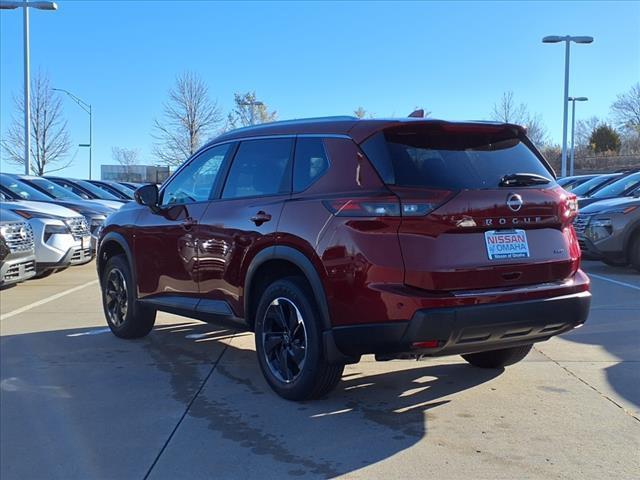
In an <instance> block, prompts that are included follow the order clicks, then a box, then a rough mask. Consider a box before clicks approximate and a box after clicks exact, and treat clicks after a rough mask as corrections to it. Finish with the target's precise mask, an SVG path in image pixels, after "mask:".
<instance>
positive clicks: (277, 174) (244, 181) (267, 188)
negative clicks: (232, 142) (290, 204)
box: [222, 138, 293, 198]
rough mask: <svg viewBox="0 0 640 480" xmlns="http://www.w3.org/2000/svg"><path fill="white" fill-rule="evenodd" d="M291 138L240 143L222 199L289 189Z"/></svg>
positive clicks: (281, 191) (253, 195)
mask: <svg viewBox="0 0 640 480" xmlns="http://www.w3.org/2000/svg"><path fill="white" fill-rule="evenodd" d="M292 144H293V139H291V138H273V139H267V140H248V141H246V142H242V143H241V144H240V147H239V148H238V153H236V156H235V158H234V160H233V163H232V164H231V169H230V170H229V175H228V176H227V182H226V184H225V186H224V190H223V191H222V198H242V197H255V196H259V195H273V194H276V193H284V192H288V191H289V182H290V181H291V177H290V175H289V168H288V167H289V158H290V156H291V146H292Z"/></svg>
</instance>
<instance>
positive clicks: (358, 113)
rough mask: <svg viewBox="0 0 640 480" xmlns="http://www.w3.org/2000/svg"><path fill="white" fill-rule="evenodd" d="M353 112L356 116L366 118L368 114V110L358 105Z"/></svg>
mask: <svg viewBox="0 0 640 480" xmlns="http://www.w3.org/2000/svg"><path fill="white" fill-rule="evenodd" d="M353 114H354V115H355V116H356V118H364V117H365V116H366V115H367V111H366V110H365V109H364V108H362V107H358V108H356V109H355V110H354V111H353Z"/></svg>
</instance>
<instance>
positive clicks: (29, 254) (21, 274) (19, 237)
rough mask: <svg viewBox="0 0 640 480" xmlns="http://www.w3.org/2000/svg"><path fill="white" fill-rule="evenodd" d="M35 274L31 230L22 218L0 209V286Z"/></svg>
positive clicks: (34, 256)
mask: <svg viewBox="0 0 640 480" xmlns="http://www.w3.org/2000/svg"><path fill="white" fill-rule="evenodd" d="M35 274H36V254H35V248H34V242H33V230H32V228H31V225H29V223H27V222H26V221H25V220H24V218H22V217H20V216H19V215H16V214H15V213H12V212H11V211H9V210H4V209H0V287H5V286H7V285H11V284H14V283H18V282H22V281H24V280H27V279H29V278H31V277H33V276H34V275H35Z"/></svg>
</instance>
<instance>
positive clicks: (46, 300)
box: [0, 280, 98, 320]
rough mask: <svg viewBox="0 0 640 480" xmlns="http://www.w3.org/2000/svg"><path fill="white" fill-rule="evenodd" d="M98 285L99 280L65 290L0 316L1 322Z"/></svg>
mask: <svg viewBox="0 0 640 480" xmlns="http://www.w3.org/2000/svg"><path fill="white" fill-rule="evenodd" d="M96 283H98V280H92V281H90V282H88V283H85V284H84V285H79V286H77V287H73V288H70V289H69V290H65V291H64V292H60V293H56V294H55V295H51V296H50V297H47V298H43V299H42V300H38V301H37V302H33V303H30V304H29V305H25V306H24V307H20V308H16V309H15V310H13V311H11V312H9V313H5V314H4V315H0V320H6V319H7V318H11V317H15V316H16V315H20V314H21V313H24V312H26V311H28V310H31V309H32V308H36V307H39V306H41V305H44V304H45V303H49V302H53V301H54V300H57V299H59V298H61V297H64V296H65V295H69V294H70V293H74V292H77V291H78V290H82V289H83V288H85V287H88V286H90V285H95V284H96Z"/></svg>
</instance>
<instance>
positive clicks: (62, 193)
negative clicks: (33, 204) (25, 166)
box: [29, 178, 84, 201]
mask: <svg viewBox="0 0 640 480" xmlns="http://www.w3.org/2000/svg"><path fill="white" fill-rule="evenodd" d="M29 182H31V183H34V184H35V185H36V186H37V187H39V188H41V189H42V190H44V191H46V192H47V193H48V194H49V195H51V196H52V197H53V198H56V199H58V200H75V201H77V200H84V199H83V198H82V197H81V196H79V195H76V194H75V193H73V192H72V191H71V190H67V189H66V188H64V187H61V186H60V185H58V184H57V183H53V182H52V181H51V180H47V179H46V178H30V179H29Z"/></svg>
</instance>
